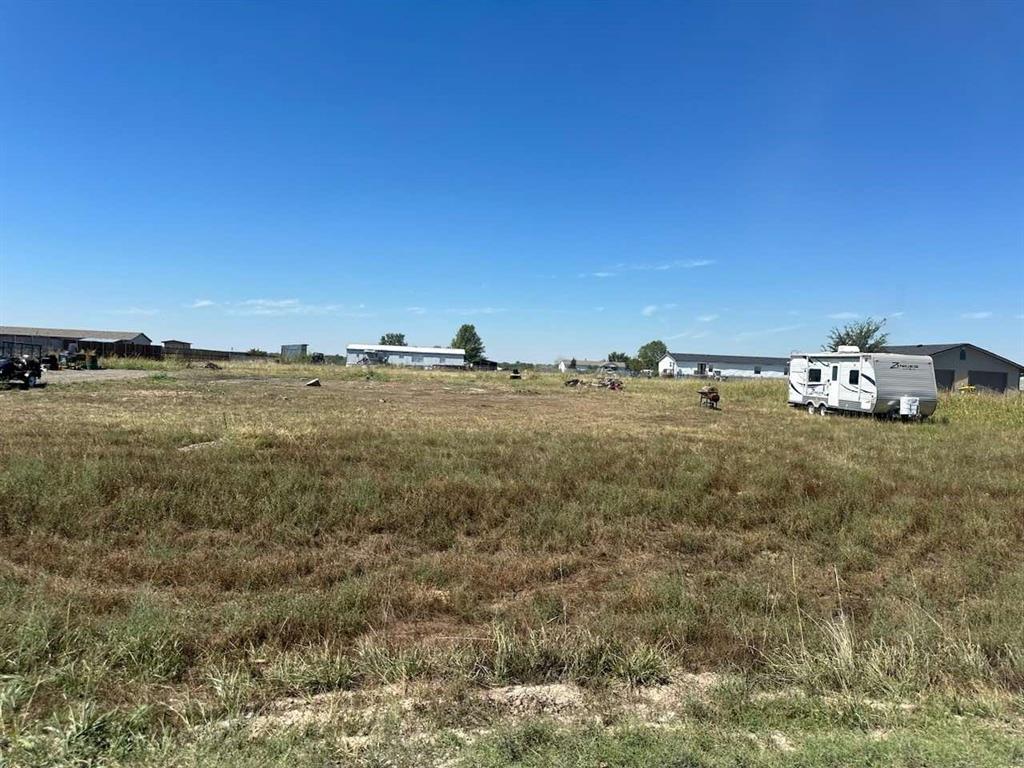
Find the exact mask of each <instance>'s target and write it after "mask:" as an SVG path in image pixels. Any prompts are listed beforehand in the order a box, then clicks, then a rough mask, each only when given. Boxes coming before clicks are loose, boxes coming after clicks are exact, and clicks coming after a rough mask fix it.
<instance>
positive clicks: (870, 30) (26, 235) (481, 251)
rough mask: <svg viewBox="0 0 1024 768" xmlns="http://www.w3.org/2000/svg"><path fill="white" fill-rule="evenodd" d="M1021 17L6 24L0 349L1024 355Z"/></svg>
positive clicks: (419, 5) (619, 5) (72, 6)
mask: <svg viewBox="0 0 1024 768" xmlns="http://www.w3.org/2000/svg"><path fill="white" fill-rule="evenodd" d="M1022 40H1024V3H1011V2H1002V3H993V2H989V3H985V2H970V3H962V4H956V3H948V2H921V3H915V2H897V3H892V2H884V3H872V2H856V3H854V2H849V3H838V2H824V1H821V2H813V3H807V4H803V3H793V4H778V3H748V4H725V3H718V2H715V3H707V4H704V3H684V2H664V3H646V2H638V1H637V0H631V1H629V2H601V3H595V2H578V3H576V2H574V3H562V2H551V1H549V2H501V3H487V2H465V3H462V2H445V3H425V2H408V3H404V2H369V1H367V2H364V3H337V2H330V3H328V2H323V3H294V2H288V3H285V2H280V3H235V2H224V1H221V2H202V3H183V2H169V3H162V2H155V3H154V2H147V3H108V2H10V1H9V0H2V2H0V322H2V323H5V324H16V325H54V326H71V327H86V328H113V329H117V330H121V329H125V330H128V329H131V330H135V329H138V330H142V331H145V332H146V333H148V334H149V335H151V336H153V337H154V338H156V339H163V338H172V337H173V338H183V339H186V340H191V341H193V342H195V343H196V344H197V345H203V346H215V347H234V348H248V347H249V346H254V345H255V346H261V347H264V348H275V347H276V346H277V345H279V344H281V343H284V342H309V343H310V344H311V345H312V346H313V347H314V348H316V349H320V350H323V351H326V352H336V351H339V350H341V349H343V347H344V345H345V343H346V342H349V341H361V342H367V341H369V342H372V341H376V339H377V337H378V336H379V335H380V334H381V333H382V332H385V331H404V332H405V333H406V336H407V337H408V340H409V342H410V343H416V344H433V343H447V342H449V341H450V340H451V338H452V335H453V333H454V331H455V329H456V327H457V326H458V325H459V324H460V323H462V322H474V323H475V324H476V326H477V329H478V330H479V331H480V333H481V335H482V336H483V338H484V341H485V343H486V344H487V348H488V352H489V353H490V354H491V356H492V357H495V358H497V359H514V358H520V359H535V360H550V359H552V358H554V357H555V356H558V355H575V356H577V357H596V356H601V355H603V354H605V353H607V352H608V351H610V350H613V349H615V350H624V351H629V352H635V350H636V349H637V347H638V346H639V345H640V344H642V343H643V342H646V341H649V340H650V339H653V338H662V339H664V340H665V341H666V342H667V343H668V344H669V347H670V348H672V349H673V350H676V351H693V352H731V353H762V354H786V353H788V352H789V351H790V350H792V349H796V348H817V347H818V346H819V345H820V344H821V342H822V340H823V337H824V336H825V333H826V332H827V330H828V328H829V327H830V326H831V325H833V324H836V323H841V322H844V318H847V317H852V316H857V315H865V314H870V315H874V316H883V315H884V316H888V317H889V318H890V320H889V324H890V330H891V337H892V339H893V341H895V342H904V343H909V342H918V341H920V342H936V341H962V340H967V341H973V342H975V343H978V344H980V345H982V346H985V347H989V348H991V349H993V350H994V351H996V352H999V353H1001V354H1003V355H1006V356H1009V357H1012V358H1014V359H1017V360H1022V359H1024V53H1022V51H1024V48H1022V47H1021V45H1022V43H1021V41H1022Z"/></svg>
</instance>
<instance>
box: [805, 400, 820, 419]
mask: <svg viewBox="0 0 1024 768" xmlns="http://www.w3.org/2000/svg"><path fill="white" fill-rule="evenodd" d="M817 412H818V406H817V405H815V403H814V401H811V402H809V403H808V404H807V414H808V415H809V416H814V415H815V414H816V413H817Z"/></svg>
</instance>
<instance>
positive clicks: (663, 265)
mask: <svg viewBox="0 0 1024 768" xmlns="http://www.w3.org/2000/svg"><path fill="white" fill-rule="evenodd" d="M715 263H717V262H716V261H715V260H714V259H689V260H685V261H684V260H676V261H662V262H659V263H657V264H644V263H634V264H615V265H614V266H612V267H609V268H608V269H604V270H601V271H600V272H584V273H582V274H581V275H580V277H599V278H603V277H615V276H616V275H618V274H621V273H623V272H667V271H669V270H670V269H699V268H700V267H710V266H711V265H712V264H715Z"/></svg>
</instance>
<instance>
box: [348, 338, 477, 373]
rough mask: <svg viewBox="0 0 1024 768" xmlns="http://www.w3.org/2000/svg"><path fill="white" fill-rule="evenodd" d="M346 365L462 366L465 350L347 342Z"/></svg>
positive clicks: (464, 361)
mask: <svg viewBox="0 0 1024 768" xmlns="http://www.w3.org/2000/svg"><path fill="white" fill-rule="evenodd" d="M345 362H346V364H347V365H374V364H376V365H383V364H386V365H404V366H413V367H416V368H434V367H445V368H453V367H454V368H462V367H463V366H465V364H466V350H464V349H451V348H448V347H399V346H392V345H388V344H349V345H348V346H347V347H345Z"/></svg>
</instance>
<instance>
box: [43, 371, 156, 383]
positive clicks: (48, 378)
mask: <svg viewBox="0 0 1024 768" xmlns="http://www.w3.org/2000/svg"><path fill="white" fill-rule="evenodd" d="M152 375H153V371H132V370H125V369H122V368H111V369H109V370H99V371H71V370H64V371H46V372H45V373H44V374H43V381H44V382H46V383H48V384H76V383H80V382H88V381H127V380H128V379H145V378H147V377H149V376H152Z"/></svg>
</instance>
